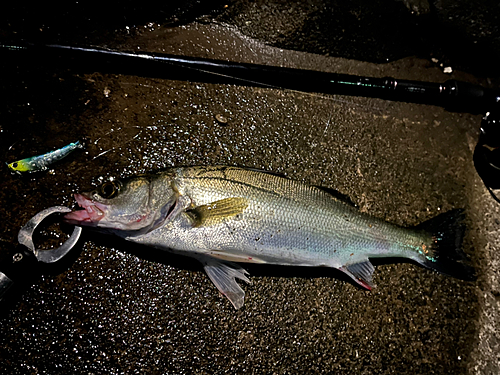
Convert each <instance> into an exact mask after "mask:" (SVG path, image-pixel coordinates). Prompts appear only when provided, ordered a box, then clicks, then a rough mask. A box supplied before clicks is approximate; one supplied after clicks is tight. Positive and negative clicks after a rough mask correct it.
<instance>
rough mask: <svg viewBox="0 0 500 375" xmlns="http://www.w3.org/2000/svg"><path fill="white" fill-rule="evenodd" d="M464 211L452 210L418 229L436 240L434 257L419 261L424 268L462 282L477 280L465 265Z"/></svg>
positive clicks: (472, 269)
mask: <svg viewBox="0 0 500 375" xmlns="http://www.w3.org/2000/svg"><path fill="white" fill-rule="evenodd" d="M463 220H464V213H463V210H460V209H459V210H451V211H448V212H445V213H443V214H441V215H438V216H436V217H435V218H432V219H430V220H428V221H425V222H423V223H422V224H420V225H418V226H417V227H416V229H418V230H424V231H426V232H428V233H430V234H431V235H432V237H433V239H434V246H433V248H432V252H433V256H432V257H429V258H425V259H421V260H417V262H419V263H420V264H421V265H422V266H424V267H426V268H429V269H431V270H434V271H437V272H440V273H443V274H445V275H448V276H452V277H455V278H457V279H460V280H467V281H473V280H476V274H475V270H474V268H473V267H471V266H469V265H467V264H465V263H463V261H465V260H466V259H467V257H466V255H465V253H464V252H463V251H462V241H463V238H464V233H465V224H464V222H463Z"/></svg>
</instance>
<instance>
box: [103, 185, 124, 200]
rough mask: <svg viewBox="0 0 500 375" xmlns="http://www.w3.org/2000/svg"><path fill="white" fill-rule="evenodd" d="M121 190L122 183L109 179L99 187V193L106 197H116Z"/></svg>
mask: <svg viewBox="0 0 500 375" xmlns="http://www.w3.org/2000/svg"><path fill="white" fill-rule="evenodd" d="M119 191H120V185H119V184H117V183H116V182H115V181H108V182H105V183H104V184H102V185H101V187H100V188H99V195H100V196H101V197H103V198H105V199H110V198H113V197H115V196H116V195H117V194H118V193H119Z"/></svg>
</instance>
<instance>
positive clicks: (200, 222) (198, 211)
mask: <svg viewBox="0 0 500 375" xmlns="http://www.w3.org/2000/svg"><path fill="white" fill-rule="evenodd" d="M247 207H248V201H247V200H246V199H245V198H237V197H234V198H226V199H221V200H219V201H216V202H212V203H208V204H204V205H202V206H196V207H194V208H190V209H189V210H186V213H187V214H188V215H189V216H190V217H191V219H192V220H193V227H195V228H196V227H201V226H209V225H216V224H219V223H221V222H222V221H224V219H227V218H230V217H233V216H236V215H239V214H241V213H242V212H243V211H244V210H245V208H247Z"/></svg>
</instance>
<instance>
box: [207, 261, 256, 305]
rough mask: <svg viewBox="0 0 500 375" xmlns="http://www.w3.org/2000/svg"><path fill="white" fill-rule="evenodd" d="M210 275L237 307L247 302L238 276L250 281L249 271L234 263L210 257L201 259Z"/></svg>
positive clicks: (218, 287)
mask: <svg viewBox="0 0 500 375" xmlns="http://www.w3.org/2000/svg"><path fill="white" fill-rule="evenodd" d="M199 260H200V261H201V262H202V263H203V268H204V269H205V272H206V273H207V275H208V277H209V278H210V280H212V282H213V283H214V284H215V286H216V287H217V289H219V291H220V292H221V293H222V294H224V295H225V296H226V297H227V298H228V299H229V301H231V303H232V304H233V306H234V307H235V308H236V309H239V308H240V307H242V306H243V304H244V303H245V292H244V291H243V289H241V287H240V286H239V285H238V283H237V282H236V278H238V279H240V280H243V281H246V282H247V283H250V280H249V279H248V278H247V277H246V275H248V272H247V271H246V270H245V269H243V268H241V267H240V266H238V265H237V264H234V263H228V262H220V261H218V260H216V259H211V258H209V257H206V258H203V259H199Z"/></svg>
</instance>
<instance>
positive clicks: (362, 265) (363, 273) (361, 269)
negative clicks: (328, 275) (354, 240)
mask: <svg viewBox="0 0 500 375" xmlns="http://www.w3.org/2000/svg"><path fill="white" fill-rule="evenodd" d="M340 270H341V271H343V272H345V273H346V274H347V275H349V276H350V277H351V278H352V279H353V280H354V281H356V282H357V283H358V284H359V285H361V286H362V287H363V288H366V289H368V290H371V289H372V288H374V287H375V284H374V283H373V279H372V276H373V271H375V267H373V264H371V262H370V261H369V260H368V259H366V260H365V261H362V262H358V263H353V264H349V265H345V266H344V267H341V268H340Z"/></svg>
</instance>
